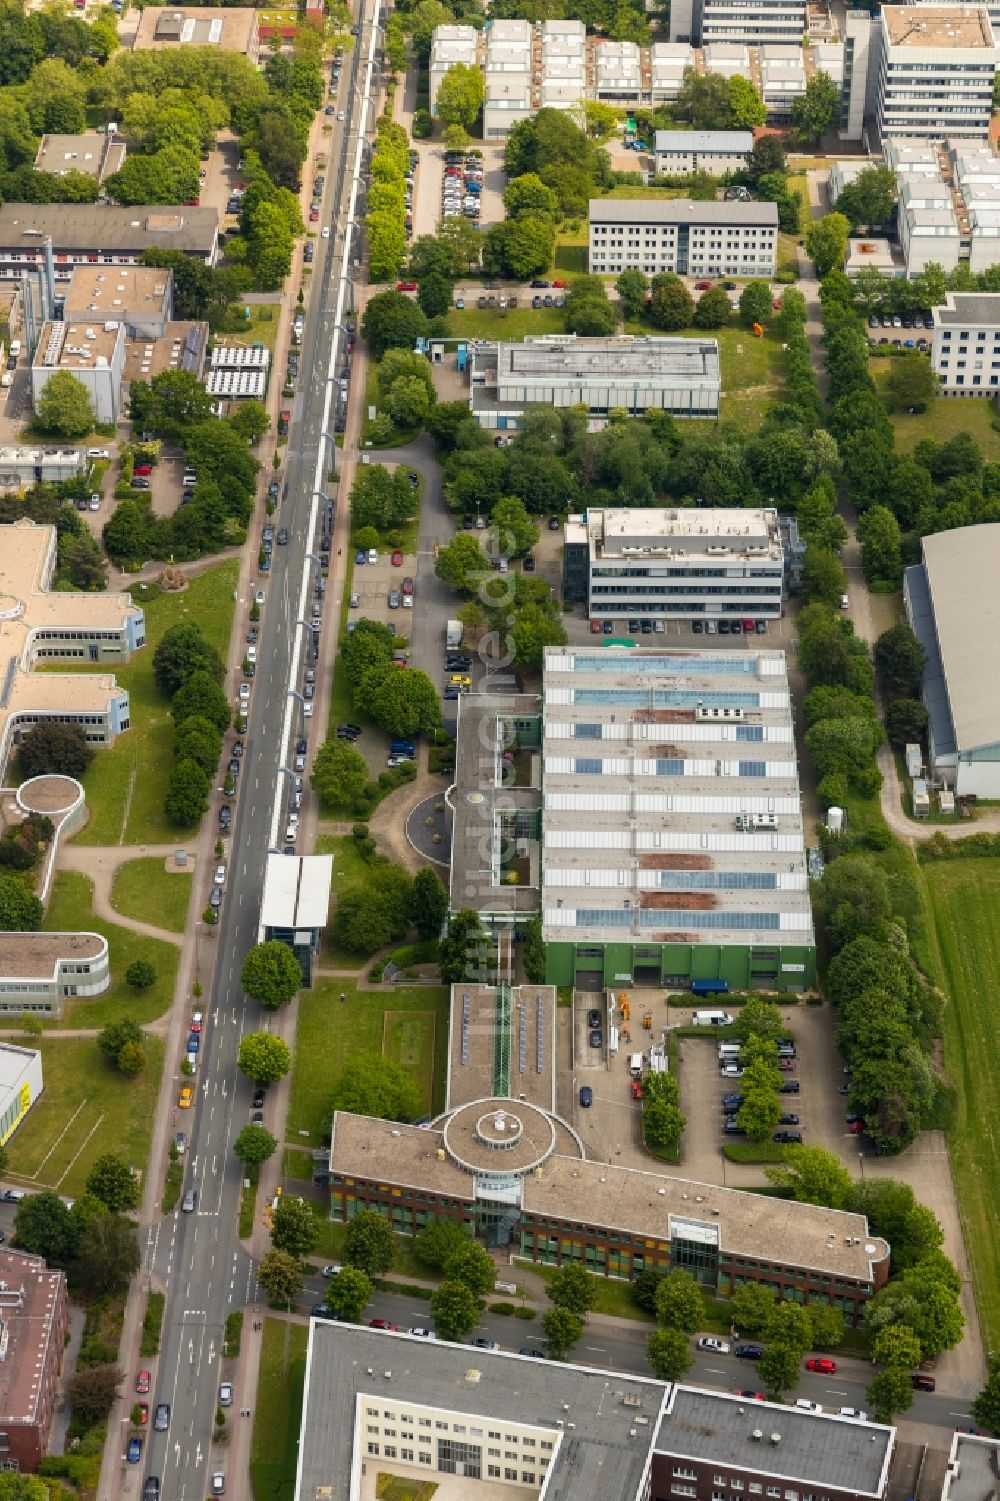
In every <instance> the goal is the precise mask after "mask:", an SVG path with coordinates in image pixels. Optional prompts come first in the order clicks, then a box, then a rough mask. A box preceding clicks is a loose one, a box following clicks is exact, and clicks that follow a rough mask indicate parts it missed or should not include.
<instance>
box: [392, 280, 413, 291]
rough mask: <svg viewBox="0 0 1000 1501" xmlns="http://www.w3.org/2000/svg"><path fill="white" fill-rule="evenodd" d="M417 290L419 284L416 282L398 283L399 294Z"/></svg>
mask: <svg viewBox="0 0 1000 1501" xmlns="http://www.w3.org/2000/svg"><path fill="white" fill-rule="evenodd" d="M416 290H417V284H416V282H415V281H397V283H396V291H397V292H415V291H416Z"/></svg>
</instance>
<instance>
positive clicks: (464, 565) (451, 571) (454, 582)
mask: <svg viewBox="0 0 1000 1501" xmlns="http://www.w3.org/2000/svg"><path fill="white" fill-rule="evenodd" d="M434 572H435V573H436V574H437V576H438V578H439V579H441V580H442V582H443V583H445V584H447V585H448V586H449V587H450V588H452V589H454V590H456V592H458V593H459V594H471V593H473V591H474V590H475V589H476V588H477V587H478V585H479V584H480V583H481V582H482V580H483V579H484V578H488V577H489V574H490V560H489V558H488V557H487V556H486V554H485V553H484V552H483V549H482V546H481V544H480V542H479V539H478V538H477V537H475V536H473V534H472V533H471V532H459V533H458V535H457V536H456V537H454V538H453V540H452V541H451V542H449V543H448V545H447V547H442V548H441V550H440V552H439V553H438V555H437V559H436V561H435V564H434ZM356 634H357V632H355V635H356Z"/></svg>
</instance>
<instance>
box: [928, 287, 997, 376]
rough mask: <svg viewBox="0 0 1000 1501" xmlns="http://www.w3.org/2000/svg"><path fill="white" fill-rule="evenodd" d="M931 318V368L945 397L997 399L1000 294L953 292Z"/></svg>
mask: <svg viewBox="0 0 1000 1501" xmlns="http://www.w3.org/2000/svg"><path fill="white" fill-rule="evenodd" d="M931 317H932V318H933V319H934V332H933V333H932V334H931V365H932V367H933V369H934V374H935V375H936V376H937V378H938V380H939V381H940V382H941V394H942V396H996V395H997V393H998V391H1000V292H949V293H948V294H947V296H946V298H945V301H944V306H943V307H936V308H933V309H932V310H931Z"/></svg>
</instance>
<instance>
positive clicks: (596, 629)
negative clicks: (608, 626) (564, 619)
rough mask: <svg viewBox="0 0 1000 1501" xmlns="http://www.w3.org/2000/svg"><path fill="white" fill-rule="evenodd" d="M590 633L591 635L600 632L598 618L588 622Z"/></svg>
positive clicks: (597, 634)
mask: <svg viewBox="0 0 1000 1501" xmlns="http://www.w3.org/2000/svg"><path fill="white" fill-rule="evenodd" d="M590 634H591V635H592V636H599V635H600V634H601V622H600V621H599V620H592V621H591V622H590Z"/></svg>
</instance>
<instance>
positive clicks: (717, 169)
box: [653, 130, 753, 177]
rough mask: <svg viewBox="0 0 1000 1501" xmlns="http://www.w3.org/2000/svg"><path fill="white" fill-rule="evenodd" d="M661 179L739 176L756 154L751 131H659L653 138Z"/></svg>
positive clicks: (658, 174) (657, 171)
mask: <svg viewBox="0 0 1000 1501" xmlns="http://www.w3.org/2000/svg"><path fill="white" fill-rule="evenodd" d="M653 150H654V152H655V155H656V175H657V176H658V177H685V176H687V175H688V173H690V172H708V173H710V174H711V175H712V176H713V177H722V176H723V175H724V174H725V173H727V172H740V171H742V170H743V168H744V167H745V166H746V164H747V161H748V160H749V157H750V153H751V151H752V150H753V131H750V130H658V131H657V132H656V135H655V136H654V138H653Z"/></svg>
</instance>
